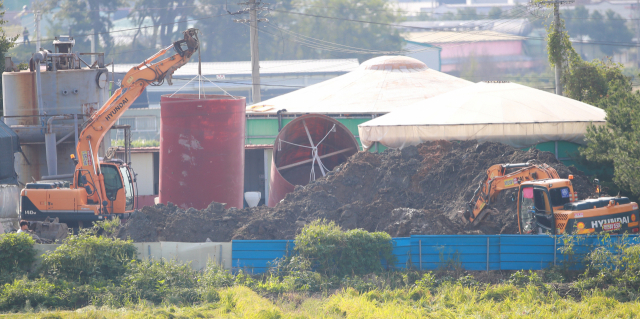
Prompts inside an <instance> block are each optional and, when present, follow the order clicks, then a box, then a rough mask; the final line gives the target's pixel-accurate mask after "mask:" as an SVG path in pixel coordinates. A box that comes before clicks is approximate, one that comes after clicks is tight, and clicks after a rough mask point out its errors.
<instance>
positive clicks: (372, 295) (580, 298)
mask: <svg viewBox="0 0 640 319" xmlns="http://www.w3.org/2000/svg"><path fill="white" fill-rule="evenodd" d="M117 225H119V223H118V222H117V221H116V222H113V223H111V222H109V223H104V224H103V225H102V228H101V229H102V230H104V232H103V234H106V235H98V230H100V229H98V228H95V229H93V230H91V231H86V232H82V233H81V234H79V235H75V236H71V237H70V238H68V239H67V240H65V243H64V244H63V245H60V246H59V247H58V248H57V249H56V250H55V251H53V252H50V253H47V254H45V255H43V256H41V263H40V264H39V266H33V265H34V264H33V263H34V261H35V250H34V249H33V244H34V240H33V239H32V238H31V237H30V236H28V235H26V234H5V235H2V236H0V318H267V319H268V318H545V319H547V318H640V245H638V244H635V243H626V242H625V241H622V243H624V244H619V243H618V242H619V241H610V242H611V243H612V246H611V247H598V248H595V249H593V250H592V251H591V252H589V253H588V254H587V255H586V256H583V257H582V258H583V262H584V263H585V264H586V268H585V269H581V270H577V269H576V268H575V267H572V266H571V265H572V263H571V262H570V261H571V260H572V259H571V258H567V260H568V262H566V263H565V264H564V265H563V266H558V267H550V268H547V269H545V270H540V271H516V272H514V271H492V272H483V271H475V272H472V271H466V270H464V269H463V268H462V267H461V266H460V264H457V263H455V262H452V263H451V264H450V265H449V264H447V265H448V266H446V267H442V268H441V269H438V270H435V271H426V272H425V271H419V270H416V269H403V270H392V269H384V268H383V267H382V266H381V263H380V257H381V256H383V257H384V258H385V260H391V261H393V255H391V253H390V252H391V244H390V238H389V235H388V234H383V233H367V232H364V231H362V230H349V231H342V230H341V229H339V228H337V226H335V225H334V224H331V223H329V224H321V223H314V224H311V225H309V226H307V227H305V229H304V230H303V231H302V232H301V234H300V235H298V237H296V251H295V252H296V253H295V254H294V255H291V256H288V257H286V258H283V259H279V260H277V262H276V263H274V265H273V267H272V268H270V270H269V272H267V273H264V274H257V275H249V274H248V273H246V272H245V271H243V270H238V271H234V272H231V271H229V270H226V269H224V268H223V267H221V266H220V265H217V264H215V263H213V262H211V263H208V264H207V266H206V267H205V269H203V270H198V271H196V270H193V269H191V267H190V266H189V265H185V264H180V263H178V262H177V261H174V260H151V261H147V260H139V259H137V258H136V251H135V247H134V246H133V245H132V243H131V241H124V240H120V239H117V238H112V237H109V235H108V234H112V233H113V229H115V228H114V227H110V226H117ZM604 239H607V238H606V237H605V238H604ZM567 242H569V241H567ZM567 246H568V247H572V246H571V245H565V247H567ZM563 254H566V256H568V257H571V256H573V254H572V250H567V251H564V252H563ZM336 256H339V258H336ZM338 266H339V267H338Z"/></svg>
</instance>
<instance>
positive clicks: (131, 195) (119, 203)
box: [100, 160, 135, 214]
mask: <svg viewBox="0 0 640 319" xmlns="http://www.w3.org/2000/svg"><path fill="white" fill-rule="evenodd" d="M100 170H101V171H102V175H103V176H104V189H105V193H106V195H107V198H106V199H103V205H104V202H105V201H106V202H107V205H106V209H107V213H110V214H114V213H116V214H118V213H130V212H131V211H133V209H134V208H135V185H134V179H133V176H134V174H133V172H132V170H131V168H130V167H128V166H127V165H126V164H125V163H124V162H122V161H121V160H109V161H106V162H103V163H100Z"/></svg>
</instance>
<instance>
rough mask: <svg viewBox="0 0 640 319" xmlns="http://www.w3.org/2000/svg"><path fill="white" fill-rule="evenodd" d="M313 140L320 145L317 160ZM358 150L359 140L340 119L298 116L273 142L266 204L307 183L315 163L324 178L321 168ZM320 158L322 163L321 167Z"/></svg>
mask: <svg viewBox="0 0 640 319" xmlns="http://www.w3.org/2000/svg"><path fill="white" fill-rule="evenodd" d="M305 126H306V127H305ZM309 139H311V142H310V141H309ZM311 143H313V146H315V147H316V148H317V156H316V161H313V158H314V157H313V156H312V154H313V150H312V149H311V148H310V147H311ZM294 144H296V145H294ZM356 152H358V141H356V138H355V137H354V136H353V134H352V133H351V131H349V129H347V127H346V126H344V125H343V124H342V123H340V122H338V121H337V120H335V119H333V118H331V117H328V116H326V115H322V114H307V115H303V116H300V117H297V118H295V119H294V120H292V121H291V122H289V123H287V125H286V126H285V127H284V128H282V130H281V131H280V133H278V136H277V137H276V141H275V143H274V145H273V160H272V161H271V179H270V180H269V201H268V202H267V205H268V206H270V207H274V206H276V205H277V204H278V203H279V202H280V201H281V200H282V199H283V198H284V197H285V196H286V195H287V194H288V193H290V192H292V191H293V189H294V187H295V185H307V184H308V183H309V181H310V179H311V178H310V176H311V170H312V164H313V172H314V174H315V177H316V179H317V178H320V177H322V170H325V169H328V170H332V169H333V168H334V167H336V166H338V165H340V164H342V163H344V162H345V161H346V160H347V158H349V156H351V155H353V154H355V153H356ZM317 158H319V159H320V161H321V162H322V168H321V166H320V165H319V164H318V161H317ZM325 173H326V170H325Z"/></svg>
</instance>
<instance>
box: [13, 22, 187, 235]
mask: <svg viewBox="0 0 640 319" xmlns="http://www.w3.org/2000/svg"><path fill="white" fill-rule="evenodd" d="M196 32H197V30H196V29H189V30H187V31H184V32H183V35H184V39H182V40H179V41H176V42H174V43H173V44H172V45H171V46H169V47H167V48H165V49H163V50H161V51H159V52H158V53H156V54H154V55H153V56H151V57H150V58H148V59H146V60H145V61H144V62H142V63H140V64H139V65H137V66H135V67H134V68H132V69H131V70H129V72H127V74H126V75H125V76H124V78H123V80H122V85H121V87H120V88H119V89H118V90H116V91H115V92H114V94H113V95H112V96H111V98H110V99H109V100H108V101H107V102H106V103H105V104H104V106H102V108H100V109H99V110H98V111H96V112H95V113H93V114H92V115H91V117H90V118H89V119H88V120H87V121H86V122H85V123H84V129H83V130H82V132H81V133H80V134H79V138H78V145H77V146H76V151H77V158H76V157H75V156H74V155H73V154H72V155H71V158H72V159H73V160H74V162H75V164H76V169H75V172H74V177H73V183H72V184H71V185H69V187H64V186H63V183H62V182H55V181H51V182H49V181H41V182H35V183H27V184H26V185H25V188H24V189H23V190H22V192H21V205H20V215H21V216H20V217H21V218H22V219H26V220H35V221H41V220H45V219H46V218H47V217H50V218H59V220H60V222H63V223H73V224H81V223H82V222H91V221H96V220H102V219H105V218H106V219H109V218H112V217H114V216H119V217H121V218H123V217H124V218H126V217H127V216H128V214H129V213H130V212H132V211H133V210H134V208H135V201H136V196H135V191H134V190H135V187H134V182H133V180H134V175H133V171H132V170H131V168H130V167H128V165H127V164H126V163H124V162H122V161H121V160H106V161H99V160H98V146H99V145H100V143H101V142H102V140H103V138H104V136H105V135H106V134H107V133H108V132H109V129H110V128H111V126H112V125H114V124H115V123H116V121H117V120H118V118H120V116H122V114H123V113H124V112H125V111H126V110H127V109H128V108H129V106H131V104H132V103H133V102H134V101H135V99H136V98H138V96H140V94H142V92H143V91H144V89H145V88H146V87H147V86H149V85H150V84H155V83H161V82H162V81H163V80H164V79H165V78H166V79H167V82H168V83H169V84H170V85H171V84H172V83H171V77H172V75H173V72H174V71H175V70H177V69H178V68H180V67H181V66H183V65H185V64H186V63H187V62H188V61H189V59H190V58H191V56H192V55H193V53H194V52H195V51H196V50H198V46H199V41H198V38H197V33H196ZM185 46H186V48H185ZM171 48H173V49H175V50H176V52H177V53H176V54H174V55H173V56H170V57H168V58H166V59H164V60H162V61H160V62H157V63H154V64H150V63H151V62H152V61H154V60H156V59H157V58H158V57H160V56H162V55H164V54H165V53H166V52H168V51H169V50H170V49H171Z"/></svg>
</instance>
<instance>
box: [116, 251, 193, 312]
mask: <svg viewBox="0 0 640 319" xmlns="http://www.w3.org/2000/svg"><path fill="white" fill-rule="evenodd" d="M197 282H198V279H197V273H196V272H195V271H193V270H192V269H191V267H190V266H189V265H181V264H177V263H175V262H174V261H166V260H161V261H150V262H149V261H131V262H130V263H129V264H127V267H126V273H125V275H124V276H123V278H122V283H121V287H123V288H125V290H126V291H128V292H129V293H130V294H131V295H133V296H136V297H137V298H136V299H144V300H148V301H150V302H153V303H155V304H158V303H161V302H167V303H170V304H192V303H194V302H196V301H199V300H200V296H199V292H198V290H197V289H195V288H197Z"/></svg>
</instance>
